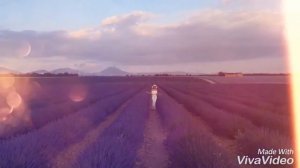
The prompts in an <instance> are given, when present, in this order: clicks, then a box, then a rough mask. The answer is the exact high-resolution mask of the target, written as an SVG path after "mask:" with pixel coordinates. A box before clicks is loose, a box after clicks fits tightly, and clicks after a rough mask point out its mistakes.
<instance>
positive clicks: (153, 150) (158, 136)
mask: <svg viewBox="0 0 300 168" xmlns="http://www.w3.org/2000/svg"><path fill="white" fill-rule="evenodd" d="M166 136H167V133H166V131H165V130H164V129H163V127H162V124H161V121H160V119H159V115H158V113H157V111H156V110H150V112H149V118H148V121H147V123H146V128H145V132H144V143H143V145H142V147H141V148H140V149H139V150H138V153H137V155H138V160H137V162H136V165H135V167H136V168H157V167H159V168H165V167H167V166H168V162H169V156H168V152H167V150H166V147H165V145H164V141H165V139H166Z"/></svg>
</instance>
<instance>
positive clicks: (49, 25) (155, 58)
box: [0, 0, 286, 72]
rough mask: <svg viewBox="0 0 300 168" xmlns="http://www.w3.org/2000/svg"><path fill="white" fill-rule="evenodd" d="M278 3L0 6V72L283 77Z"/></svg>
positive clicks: (13, 2) (4, 1)
mask: <svg viewBox="0 0 300 168" xmlns="http://www.w3.org/2000/svg"><path fill="white" fill-rule="evenodd" d="M283 31H284V25H283V20H282V17H281V11H280V1H279V0H223V1H222V0H203V1H200V0H178V1H173V0H152V1H149V0H107V1H98V0H77V1H73V0H72V1H71V0H0V67H6V68H10V69H14V70H18V71H31V70H36V69H47V70H51V69H56V68H63V67H70V68H75V69H80V70H83V71H88V72H94V71H100V70H102V69H104V68H106V67H108V66H117V67H120V68H122V69H124V70H127V71H130V72H153V71H155V72H158V71H185V72H218V71H243V72H285V71H286V70H285V58H284V57H285V56H284V55H285V51H284V49H285V46H284V45H285V44H284V39H283Z"/></svg>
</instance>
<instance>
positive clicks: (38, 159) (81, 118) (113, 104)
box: [0, 85, 140, 168]
mask: <svg viewBox="0 0 300 168" xmlns="http://www.w3.org/2000/svg"><path fill="white" fill-rule="evenodd" d="M132 88H135V89H129V90H128V91H125V92H122V93H121V94H118V96H110V97H107V98H106V99H103V100H102V101H97V102H95V103H94V104H92V105H90V106H88V107H87V108H84V109H82V110H80V111H78V112H76V113H73V114H72V115H68V116H66V117H64V118H62V119H60V120H56V121H53V122H51V123H49V124H47V125H46V126H44V127H42V128H41V129H38V130H34V131H31V132H29V133H27V134H24V135H21V136H18V137H15V138H13V139H10V140H3V141H1V142H0V151H1V152H0V160H1V162H0V167H32V168H34V167H37V168H39V167H53V165H52V163H53V159H54V158H55V156H57V155H58V154H59V153H61V152H62V151H64V150H66V149H68V148H69V147H70V146H72V145H74V144H76V143H78V142H80V141H81V140H82V139H83V138H84V137H85V135H86V134H87V133H88V132H89V131H90V130H91V129H93V128H95V127H97V126H98V125H99V124H101V123H102V122H103V121H104V120H105V119H106V118H107V116H109V115H111V114H112V113H114V112H115V111H116V110H117V109H118V108H119V107H120V106H121V104H122V103H124V102H125V101H127V100H128V99H130V98H131V97H132V96H134V95H135V94H136V93H137V92H140V88H136V87H135V85H132Z"/></svg>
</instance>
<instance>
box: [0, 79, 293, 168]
mask: <svg viewBox="0 0 300 168" xmlns="http://www.w3.org/2000/svg"><path fill="white" fill-rule="evenodd" d="M10 78H12V77H10ZM222 80H223V79H222ZM226 80H231V79H226ZM253 80H255V79H253V78H251V81H253ZM259 80H260V81H259V82H258V83H255V82H250V83H245V82H243V83H242V84H241V83H238V82H232V83H230V81H227V82H223V83H214V84H212V83H210V82H207V81H206V80H202V79H200V78H194V77H59V78H55V77H53V78H25V77H24V78H14V79H8V78H7V77H6V78H5V79H4V77H2V79H1V80H0V84H1V85H0V168H20V167H22V168H23V167H26V168H43V167H46V168H47V167H49V168H52V167H53V168H54V167H55V168H73V167H75V168H76V167H78V168H79V167H82V168H88V167H91V168H156V167H157V168H238V167H244V168H251V167H254V168H255V167H293V164H291V165H284V166H280V165H251V164H239V162H238V159H237V157H238V156H248V157H249V158H252V157H259V156H260V155H259V154H258V153H257V150H258V149H291V148H292V140H291V139H292V138H293V135H292V134H291V126H290V125H291V122H290V119H291V114H290V109H289V95H288V87H289V85H288V84H287V83H276V84H274V83H270V82H269V83H268V82H266V83H263V82H261V79H259ZM275 80H277V79H275ZM7 81H10V82H7ZM153 84H157V85H158V97H157V101H156V102H155V108H153V107H151V106H152V103H153V102H152V99H151V94H150V89H151V86H152V85H153ZM276 156H277V155H276ZM276 156H275V155H274V156H273V157H274V158H275V157H276Z"/></svg>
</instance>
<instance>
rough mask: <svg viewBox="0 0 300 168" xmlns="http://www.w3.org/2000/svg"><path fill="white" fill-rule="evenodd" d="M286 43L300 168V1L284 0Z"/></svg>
mask: <svg viewBox="0 0 300 168" xmlns="http://www.w3.org/2000/svg"><path fill="white" fill-rule="evenodd" d="M283 2H284V5H283V6H284V7H283V11H284V14H285V26H286V32H285V36H286V41H287V44H288V55H289V68H290V73H291V85H292V86H291V97H292V109H293V125H294V128H293V129H294V137H295V140H294V143H295V150H296V152H295V154H296V155H295V156H296V158H295V160H296V167H300V164H299V161H300V155H299V152H300V132H299V131H300V65H299V63H300V58H299V55H300V32H299V31H300V10H299V9H300V1H299V0H284V1H283Z"/></svg>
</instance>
